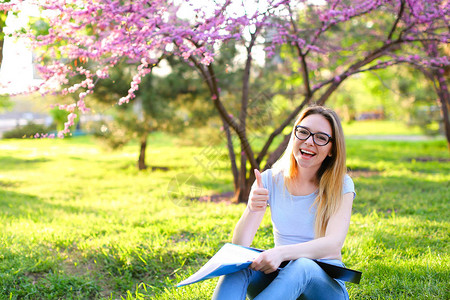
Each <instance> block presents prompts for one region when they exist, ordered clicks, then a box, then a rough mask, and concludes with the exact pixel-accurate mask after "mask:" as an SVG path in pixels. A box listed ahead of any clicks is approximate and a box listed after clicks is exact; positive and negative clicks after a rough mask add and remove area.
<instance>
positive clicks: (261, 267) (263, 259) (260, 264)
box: [250, 248, 283, 274]
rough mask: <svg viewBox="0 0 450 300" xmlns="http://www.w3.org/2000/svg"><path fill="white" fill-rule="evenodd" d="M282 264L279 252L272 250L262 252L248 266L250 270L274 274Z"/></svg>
mask: <svg viewBox="0 0 450 300" xmlns="http://www.w3.org/2000/svg"><path fill="white" fill-rule="evenodd" d="M282 262H283V260H282V258H281V254H280V252H279V250H278V249H276V248H272V249H269V250H266V251H264V252H262V253H261V254H260V255H259V256H258V257H257V258H256V259H255V260H254V261H253V263H252V264H251V265H250V269H253V270H255V271H261V272H264V273H265V274H269V273H272V272H275V271H276V270H277V269H278V267H279V266H280V265H281V263H282Z"/></svg>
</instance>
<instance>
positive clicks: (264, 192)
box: [247, 169, 269, 212]
mask: <svg viewBox="0 0 450 300" xmlns="http://www.w3.org/2000/svg"><path fill="white" fill-rule="evenodd" d="M255 177H256V185H253V187H252V190H251V191H250V195H249V197H248V204H247V206H248V209H249V210H250V212H257V211H265V210H266V207H267V201H268V200H269V190H268V189H265V188H264V186H263V183H262V179H261V173H260V172H259V171H258V170H257V169H255Z"/></svg>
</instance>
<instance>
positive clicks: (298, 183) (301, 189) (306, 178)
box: [287, 168, 319, 196]
mask: <svg viewBox="0 0 450 300" xmlns="http://www.w3.org/2000/svg"><path fill="white" fill-rule="evenodd" d="M308 171H309V170H307V169H300V168H299V169H298V173H297V176H296V177H294V178H293V179H292V181H291V182H290V183H289V184H288V185H287V188H288V191H289V193H290V194H291V195H294V196H305V195H309V194H311V193H314V192H315V191H316V190H317V188H318V187H319V183H318V181H317V172H308Z"/></svg>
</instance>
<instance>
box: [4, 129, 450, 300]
mask: <svg viewBox="0 0 450 300" xmlns="http://www.w3.org/2000/svg"><path fill="white" fill-rule="evenodd" d="M347 145H348V165H349V167H350V169H351V171H352V174H353V177H354V181H355V184H356V188H357V194H358V195H357V198H356V200H355V203H354V215H353V217H352V225H351V227H350V231H349V235H348V238H347V240H346V244H345V247H344V250H343V257H344V262H345V263H346V264H347V266H349V267H351V268H355V269H358V270H361V271H363V280H362V282H361V284H360V285H353V284H349V285H348V288H349V293H350V295H351V298H352V299H411V298H413V299H429V298H434V299H446V298H449V291H448V284H447V281H448V278H449V275H450V274H449V268H448V266H449V263H450V262H449V250H450V249H449V243H448V232H450V222H449V220H450V216H449V207H448V202H449V200H450V199H449V187H450V186H449V182H450V162H449V154H448V150H447V145H446V143H445V142H444V141H442V140H441V141H426V142H381V141H361V140H348V142H347ZM205 149H206V148H205V147H186V146H184V147H181V146H178V144H177V143H176V141H174V139H173V138H172V137H168V136H163V135H160V134H156V135H153V136H152V137H151V138H150V143H149V149H148V151H147V157H148V163H149V165H150V167H159V168H156V169H155V170H153V171H152V170H151V169H149V170H146V171H142V172H139V171H137V169H136V168H135V162H136V160H137V154H138V152H137V151H138V146H137V145H136V144H132V145H130V146H127V147H125V148H124V149H123V150H121V151H118V152H108V151H105V150H102V149H101V148H100V147H98V146H97V145H96V144H95V143H94V142H93V141H91V139H90V138H88V137H83V138H72V139H65V140H8V141H6V140H1V141H0V229H1V232H2V235H1V237H0V295H1V296H0V299H10V298H11V299H36V298H42V299H61V298H69V299H79V298H83V299H95V298H99V299H100V298H102V299H108V298H112V299H117V298H120V297H124V298H127V297H128V298H147V299H210V297H211V294H212V291H213V288H214V285H215V283H216V281H217V280H216V279H213V280H207V281H204V282H200V283H197V284H194V285H190V286H186V287H182V288H178V289H177V288H175V287H174V285H175V284H176V283H177V282H179V281H180V280H181V279H184V278H186V277H187V276H189V275H190V274H192V273H193V272H195V271H196V270H197V269H198V268H199V267H200V266H201V265H202V264H203V263H204V262H205V261H206V260H207V259H208V258H209V257H211V256H212V255H213V253H214V252H215V251H216V250H217V249H219V248H220V247H221V246H222V245H223V243H225V242H228V241H229V240H230V234H231V231H232V229H233V227H234V225H235V223H236V222H237V220H238V218H239V217H240V214H241V213H242V211H243V209H244V205H242V204H241V205H230V204H227V203H198V202H196V201H190V200H186V198H184V196H183V195H184V194H183V195H181V194H178V193H177V192H178V191H180V190H181V189H183V192H184V193H189V192H195V193H201V194H202V195H204V194H213V193H221V192H225V191H230V190H232V179H231V174H230V172H229V171H228V162H227V160H226V157H225V158H223V157H222V155H220V156H214V160H211V159H209V160H208V159H205V157H204V156H203V154H204V153H205ZM222 150H223V149H221V150H220V153H222V152H223V151H222ZM209 153H210V152H209ZM225 153H226V151H225ZM215 160H218V161H217V162H216V161H215ZM199 161H201V162H202V163H203V165H202V164H200V163H199ZM205 163H209V166H210V168H211V169H206V168H205V166H204V164H205ZM161 167H164V168H165V169H162V168H161ZM190 175H194V177H189V178H190V179H189V180H191V181H189V182H191V183H193V186H194V187H195V188H196V189H197V190H196V191H193V190H191V187H190V186H187V185H184V186H183V184H181V186H176V182H177V181H176V180H174V179H176V178H187V177H186V176H190ZM183 176H184V177H183ZM194 179H195V180H194ZM168 191H174V193H168ZM178 196H179V197H178ZM177 197H178V198H177ZM254 246H256V247H260V248H267V247H271V246H272V229H271V226H270V216H269V215H266V216H265V219H264V221H263V224H262V227H261V229H260V230H259V232H258V234H257V236H256V238H255V241H254Z"/></svg>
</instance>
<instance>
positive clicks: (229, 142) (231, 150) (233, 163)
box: [222, 119, 239, 191]
mask: <svg viewBox="0 0 450 300" xmlns="http://www.w3.org/2000/svg"><path fill="white" fill-rule="evenodd" d="M222 124H223V130H224V131H225V134H226V136H227V147H228V155H229V157H230V164H231V173H232V174H233V185H234V190H235V191H237V190H238V187H239V171H238V168H237V166H236V155H235V154H234V146H233V140H232V138H231V132H230V126H228V124H227V122H225V121H224V120H223V119H222Z"/></svg>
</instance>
